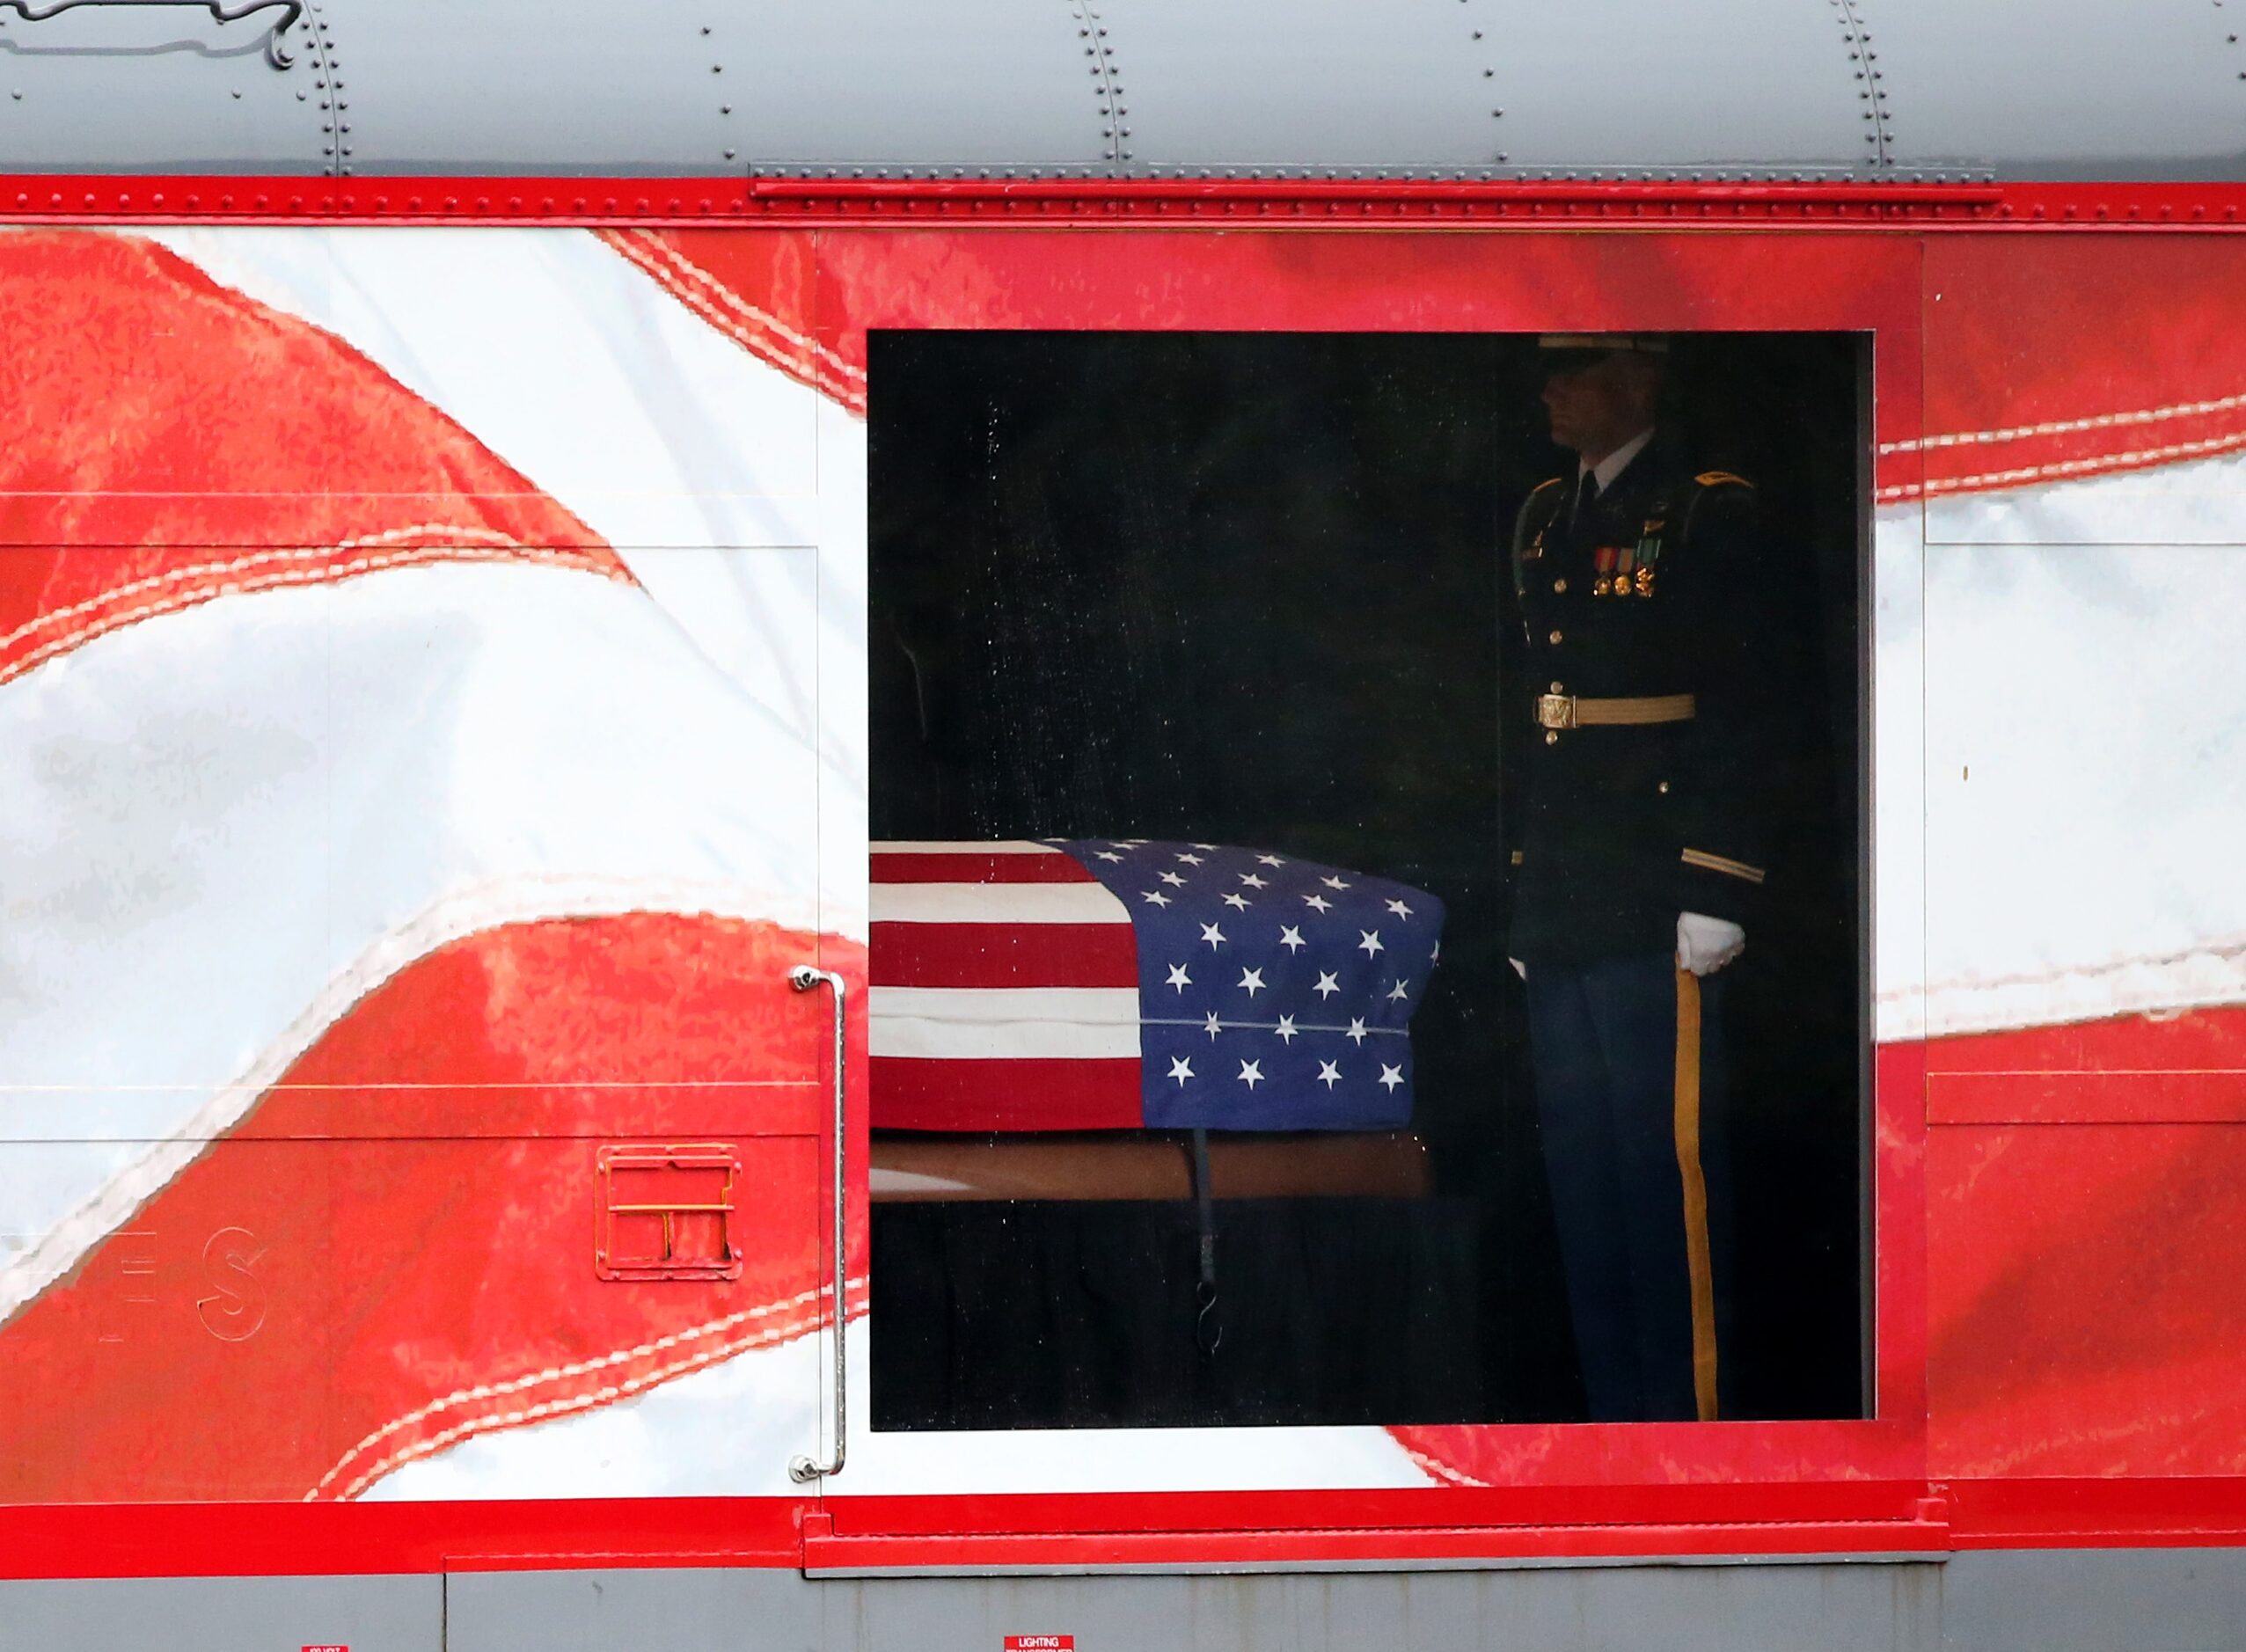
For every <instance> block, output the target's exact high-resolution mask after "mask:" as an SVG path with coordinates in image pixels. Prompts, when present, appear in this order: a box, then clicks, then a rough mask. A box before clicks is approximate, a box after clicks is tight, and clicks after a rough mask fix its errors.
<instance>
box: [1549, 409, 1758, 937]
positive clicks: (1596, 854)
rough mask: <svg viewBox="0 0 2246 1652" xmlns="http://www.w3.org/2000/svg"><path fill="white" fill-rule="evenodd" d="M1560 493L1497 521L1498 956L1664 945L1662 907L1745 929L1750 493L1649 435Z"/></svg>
mask: <svg viewBox="0 0 2246 1652" xmlns="http://www.w3.org/2000/svg"><path fill="white" fill-rule="evenodd" d="M1577 487H1578V484H1577V479H1575V478H1573V477H1569V478H1565V479H1558V478H1555V479H1553V480H1552V481H1548V482H1546V483H1545V484H1543V485H1542V486H1540V487H1539V488H1537V489H1536V490H1535V492H1533V493H1531V494H1530V495H1529V497H1528V499H1527V500H1526V501H1525V503H1524V504H1523V505H1522V507H1521V510H1520V515H1519V517H1518V520H1517V522H1516V523H1515V526H1514V532H1513V544H1512V572H1513V588H1514V591H1515V594H1516V596H1517V597H1518V606H1519V610H1520V617H1521V638H1522V641H1521V646H1520V647H1518V648H1515V649H1511V650H1509V652H1511V654H1514V655H1515V657H1516V658H1517V660H1518V670H1517V671H1516V672H1515V673H1514V676H1513V680H1514V683H1515V684H1516V692H1514V693H1513V694H1512V695H1511V696H1510V699H1511V704H1510V705H1509V706H1508V708H1507V714H1508V716H1509V718H1510V719H1511V720H1512V722H1513V725H1514V726H1513V727H1512V728H1511V730H1509V734H1510V735H1511V738H1510V739H1509V740H1508V742H1507V749H1508V750H1509V751H1510V752H1511V753H1512V754H1514V756H1513V761H1512V762H1511V764H1510V765H1509V769H1510V772H1509V776H1508V778H1509V782H1510V785H1509V796H1508V807H1507V810H1506V814H1507V817H1508V822H1509V828H1510V830H1509V831H1508V834H1507V836H1508V837H1509V839H1510V850H1511V853H1510V856H1509V859H1511V863H1512V921H1511V938H1510V947H1509V950H1510V952H1511V955H1512V956H1514V957H1516V958H1518V959H1520V960H1522V961H1524V962H1526V963H1530V964H1533V963H1535V962H1536V961H1540V960H1543V961H1553V962H1574V963H1581V962H1589V961H1593V960H1597V959H1603V958H1618V957H1628V956H1634V955H1636V956H1642V955H1643V954H1646V953H1648V952H1652V953H1657V954H1665V953H1670V952H1672V951H1673V950H1674V948H1675V945H1676V927H1677V915H1678V914H1679V912H1705V913H1707V914H1708V915H1709V916H1710V917H1722V918H1729V919H1730V920H1731V921H1732V922H1734V923H1738V924H1740V925H1745V924H1747V923H1748V922H1749V920H1750V919H1751V918H1752V916H1753V913H1754V910H1755V904H1756V901H1757V898H1758V896H1759V895H1760V894H1761V892H1762V886H1763V884H1764V881H1765V878H1766V873H1765V849H1764V845H1765V844H1766V843H1767V839H1768V836H1769V833H1768V816H1769V813H1770V810H1771V808H1773V806H1774V803H1773V799H1772V798H1771V796H1770V792H1771V790H1772V788H1773V786H1774V785H1775V784H1776V783H1777V773H1776V765H1775V764H1774V762H1773V760H1772V752H1773V749H1774V742H1773V736H1772V729H1773V727H1774V712H1775V711H1776V709H1777V708H1775V707H1774V706H1772V705H1771V704H1770V703H1769V699H1768V697H1767V691H1768V689H1769V686H1770V685H1769V684H1768V683H1767V682H1765V681H1763V680H1762V679H1761V677H1760V676H1759V672H1758V666H1759V664H1760V663H1762V662H1765V661H1767V657H1768V655H1769V654H1771V653H1772V652H1773V651H1774V650H1773V647H1772V645H1773V644H1774V642H1775V641H1776V640H1775V639H1774V638H1773V637H1771V636H1770V634H1769V632H1768V629H1767V625H1768V622H1767V620H1766V619H1765V618H1764V617H1763V616H1764V613H1765V610H1766V608H1767V604H1765V603H1762V602H1760V601H1759V600H1758V593H1759V591H1760V590H1762V589H1765V588H1767V581H1768V579H1769V578H1770V570H1768V569H1767V568H1766V567H1761V566H1759V556H1758V552H1757V545H1756V533H1755V525H1754V491H1753V489H1752V486H1749V485H1748V484H1747V483H1746V482H1745V481H1743V480H1742V479H1739V478H1738V477H1736V476H1732V475H1730V474H1729V473H1728V472H1723V471H1704V472H1701V473H1699V474H1697V475H1695V474H1694V473H1693V472H1692V471H1690V470H1688V469H1686V467H1685V466H1684V465H1683V464H1682V463H1681V462H1680V460H1679V457H1678V456H1677V455H1676V454H1675V452H1674V451H1673V450H1671V449H1669V448H1667V447H1665V446H1664V443H1663V442H1661V440H1660V439H1659V438H1658V437H1657V438H1656V439H1655V440H1654V441H1653V442H1650V443H1649V444H1648V445H1647V446H1646V448H1645V449H1644V450H1642V452H1640V453H1639V454H1638V456H1637V457H1635V458H1634V459H1633V460H1631V462H1630V463H1629V464H1628V465H1627V466H1626V467H1625V468H1624V469H1623V470H1622V471H1621V472H1620V474H1619V475H1618V476H1616V477H1615V478H1614V480H1613V485H1612V486H1610V487H1609V488H1608V489H1607V490H1606V492H1605V493H1603V494H1601V495H1599V497H1598V498H1597V499H1595V500H1594V501H1591V504H1590V506H1589V507H1588V508H1587V509H1585V510H1584V511H1582V512H1581V513H1578V512H1577V509H1576V508H1575V507H1576V504H1577V497H1576V495H1577ZM1579 514H1580V516H1581V520H1577V516H1578V515H1579Z"/></svg>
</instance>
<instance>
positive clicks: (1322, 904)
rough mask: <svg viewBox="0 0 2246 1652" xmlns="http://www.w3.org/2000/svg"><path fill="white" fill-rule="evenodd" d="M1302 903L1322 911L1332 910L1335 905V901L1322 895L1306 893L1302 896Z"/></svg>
mask: <svg viewBox="0 0 2246 1652" xmlns="http://www.w3.org/2000/svg"><path fill="white" fill-rule="evenodd" d="M1302 903H1303V904H1304V905H1305V906H1307V907H1310V908H1313V910H1317V911H1321V912H1328V911H1331V910H1333V907H1334V903H1332V902H1331V901H1329V900H1328V899H1327V898H1326V897H1325V896H1324V895H1304V896H1303V897H1302Z"/></svg>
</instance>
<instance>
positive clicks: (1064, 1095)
mask: <svg viewBox="0 0 2246 1652" xmlns="http://www.w3.org/2000/svg"><path fill="white" fill-rule="evenodd" d="M869 381H870V385H871V398H870V414H869V421H870V441H871V457H870V466H871V469H870V485H871V489H872V493H871V505H870V512H871V515H870V526H871V574H870V602H869V612H868V626H869V630H868V643H869V655H870V662H871V664H870V670H871V673H872V682H871V704H872V747H871V750H872V764H873V766H872V796H871V811H872V821H873V837H874V840H875V841H874V852H873V867H872V879H873V917H874V925H873V960H872V969H873V981H874V987H873V1012H872V1014H873V1032H872V1038H873V1056H874V1061H873V1073H874V1078H873V1093H872V1096H871V1100H870V1107H871V1115H872V1122H873V1129H874V1148H873V1169H872V1173H871V1174H872V1199H873V1206H872V1235H873V1255H872V1293H873V1295H872V1313H871V1319H872V1337H873V1395H872V1407H873V1413H874V1427H875V1428H876V1429H1010V1428H1058V1427H1166V1426H1178V1427H1184V1426H1210V1425H1218V1424H1278V1423H1291V1424H1352V1423H1383V1424H1392V1423H1405V1422H1527V1421H1555V1420H1584V1419H1589V1420H1598V1421H1627V1420H1649V1421H1691V1420H1694V1419H1709V1418H1724V1419H1733V1418H1747V1417H1761V1418H1774V1417H1851V1416H1857V1415H1860V1414H1862V1403H1863V1402H1862V1393H1863V1391H1864V1385H1863V1381H1862V1368H1863V1361H1864V1358H1865V1349H1864V1347H1863V1337H1862V1326H1863V1324H1864V1322H1865V1309H1866V1304H1865V1302H1864V1298H1863V1287H1862V1283H1861V1281H1862V1277H1863V1276H1864V1273H1865V1268H1864V1262H1865V1261H1866V1247H1867V1245H1868V1242H1869V1241H1868V1239H1867V1237H1866V1228H1865V1217H1864V1210H1865V1202H1864V1199H1863V1197H1862V1188H1863V1184H1864V1179H1865V1176H1866V1174H1867V1171H1866V1166H1865V1163H1864V1150H1863V1145H1862V1143H1863V1129H1862V1120H1863V1117H1864V1111H1863V1109H1864V1107H1865V1104H1866V1103H1865V1090H1866V1084H1865V1073H1866V1065H1867V1054H1866V1052H1867V1049H1868V1047H1869V1046H1868V1042H1867V1039H1868V1033H1867V1027H1866V1020H1865V1015H1866V1011H1865V1005H1866V997H1867V987H1866V964H1865V952H1866V945H1867V942H1866V935H1865V925H1864V922H1863V916H1862V914H1863V907H1864V900H1865V886H1866V881H1867V875H1866V870H1865V866H1866V854H1867V848H1866V844H1867V837H1866V830H1865V826H1864V803H1865V789H1866V786H1865V778H1864V765H1865V761H1866V755H1865V745H1864V741H1863V738H1862V732H1861V731H1862V724H1863V720H1864V716H1865V713H1864V705H1865V691H1866V684H1865V682H1864V675H1865V668H1864V665H1863V663H1862V662H1863V660H1864V658H1865V647H1864V639H1865V625H1866V614H1865V612H1864V607H1863V602H1862V591H1863V589H1864V575H1863V566H1864V557H1865V551H1864V545H1865V538H1866V530H1865V525H1864V524H1865V522H1866V512H1867V505H1866V499H1867V496H1868V490H1867V484H1866V481H1865V476H1866V468H1865V467H1866V464H1867V459H1866V457H1865V456H1866V434H1865V433H1866V431H1867V430H1868V428H1869V424H1868V420H1867V417H1866V413H1865V406H1866V398H1867V395H1868V388H1867V386H1868V384H1869V349H1868V345H1867V344H1866V342H1865V340H1863V339H1862V338H1861V337H1860V336H1857V335H1852V334H1838V333H1835V334H1809V333H1794V334H1783V335H1781V334H1752V333H1735V334H1694V335H1670V336H1653V335H1579V336H1570V337H1555V336H1543V337H1538V336H1532V335H1473V336H1465V335H1459V336H1452V335H1440V336H1437V335H1424V334H1318V335H1311V334H1215V333H976V332H950V333H942V332H877V333H875V334H874V337H873V340H872V344H871V367H870V375H869Z"/></svg>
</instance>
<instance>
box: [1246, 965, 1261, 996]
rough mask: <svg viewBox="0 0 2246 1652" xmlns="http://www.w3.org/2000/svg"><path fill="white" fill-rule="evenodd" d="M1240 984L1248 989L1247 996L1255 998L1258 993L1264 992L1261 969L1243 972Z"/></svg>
mask: <svg viewBox="0 0 2246 1652" xmlns="http://www.w3.org/2000/svg"><path fill="white" fill-rule="evenodd" d="M1240 985H1242V986H1244V987H1246V988H1247V996H1248V997H1249V998H1254V997H1255V995H1256V994H1257V993H1259V992H1261V991H1262V990H1263V972H1262V970H1261V969H1243V970H1241V971H1240Z"/></svg>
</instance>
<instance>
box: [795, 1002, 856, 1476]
mask: <svg viewBox="0 0 2246 1652" xmlns="http://www.w3.org/2000/svg"><path fill="white" fill-rule="evenodd" d="M787 984H788V985H790V986H792V987H794V989H795V990H797V991H798V992H808V991H810V990H812V989H813V988H814V987H816V986H820V985H825V986H826V987H828V988H830V989H831V990H832V991H833V992H834V995H835V998H834V1010H835V1019H834V1078H835V1112H834V1122H835V1153H834V1221H835V1225H834V1247H835V1279H834V1290H835V1364H834V1375H835V1454H834V1458H833V1459H832V1460H831V1461H830V1462H825V1463H822V1462H818V1461H816V1460H815V1459H814V1458H808V1457H798V1458H792V1459H790V1461H789V1463H788V1465H787V1476H788V1478H789V1479H790V1480H794V1482H795V1483H796V1484H797V1485H799V1486H801V1485H808V1483H809V1482H811V1481H812V1480H817V1479H818V1478H819V1477H820V1476H821V1475H823V1474H839V1473H842V1464H843V1458H844V1457H845V1455H846V1454H847V1452H848V1451H849V1432H850V1431H849V1428H848V1426H847V1422H846V1419H847V1417H848V1414H849V1398H850V1394H849V1388H848V1385H847V1378H846V1374H845V1373H846V1371H847V1368H848V1364H849V1361H848V1358H847V1356H846V1355H845V1351H844V1347H843V1331H844V1327H845V1326H846V1325H847V1324H848V1323H849V1319H850V1315H849V1312H848V1301H849V1298H848V1290H849V1281H850V1244H849V1240H850V1229H849V1225H848V1222H847V1219H846V1210H847V1207H846V1206H845V1203H844V1200H845V1197H846V1195H847V1194H848V1191H849V1185H850V1184H849V1178H848V1176H847V1174H846V1173H845V1166H846V1163H847V1159H848V1153H849V1148H848V1144H849V1141H850V1137H849V1133H848V1130H847V1129H846V1123H847V1121H846V1117H845V1112H844V1107H843V1055H844V1049H843V1027H844V1022H845V998H847V996H848V992H849V989H848V988H847V987H846V986H845V984H844V983H843V979H842V977H841V976H838V975H837V974H835V973H834V971H832V970H831V969H813V968H812V967H811V966H810V965H809V964H798V965H796V966H795V968H794V969H791V970H789V971H788V972H787Z"/></svg>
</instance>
